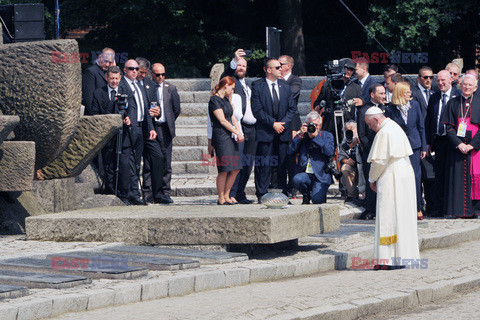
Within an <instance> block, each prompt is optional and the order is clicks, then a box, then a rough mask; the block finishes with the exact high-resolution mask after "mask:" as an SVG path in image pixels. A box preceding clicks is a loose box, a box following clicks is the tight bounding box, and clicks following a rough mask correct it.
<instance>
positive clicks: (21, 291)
mask: <svg viewBox="0 0 480 320" xmlns="http://www.w3.org/2000/svg"><path fill="white" fill-rule="evenodd" d="M27 294H28V288H27V287H22V286H9V285H4V284H0V300H1V299H13V298H18V297H23V296H26V295H27Z"/></svg>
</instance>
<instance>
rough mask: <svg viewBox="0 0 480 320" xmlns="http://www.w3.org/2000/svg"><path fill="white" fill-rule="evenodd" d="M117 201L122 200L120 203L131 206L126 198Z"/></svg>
mask: <svg viewBox="0 0 480 320" xmlns="http://www.w3.org/2000/svg"><path fill="white" fill-rule="evenodd" d="M119 199H120V200H122V202H123V203H125V205H126V206H130V205H131V203H130V201H128V199H126V198H119Z"/></svg>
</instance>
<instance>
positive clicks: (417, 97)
mask: <svg viewBox="0 0 480 320" xmlns="http://www.w3.org/2000/svg"><path fill="white" fill-rule="evenodd" d="M422 88H423V87H422ZM424 90H425V89H424V88H423V89H422V91H424ZM422 91H420V88H418V85H415V86H414V87H413V88H412V101H416V102H417V103H418V104H419V105H420V109H421V111H422V117H423V119H425V118H426V117H427V106H428V103H427V100H425V97H424V95H423V93H422ZM428 92H429V94H430V99H431V98H432V95H433V93H434V91H433V90H431V89H428Z"/></svg>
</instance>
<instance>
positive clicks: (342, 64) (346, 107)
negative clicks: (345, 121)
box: [325, 58, 356, 113]
mask: <svg viewBox="0 0 480 320" xmlns="http://www.w3.org/2000/svg"><path fill="white" fill-rule="evenodd" d="M355 66H356V64H355V62H353V61H352V59H350V58H343V59H340V60H332V61H328V62H327V64H326V65H325V71H326V73H327V86H328V88H329V89H330V92H331V98H332V101H333V108H334V109H335V110H343V111H346V112H350V111H351V110H352V107H353V106H354V104H353V99H350V100H345V99H344V98H343V97H342V93H343V91H344V89H345V80H344V76H345V69H346V68H351V69H355ZM326 111H327V112H330V113H333V110H326Z"/></svg>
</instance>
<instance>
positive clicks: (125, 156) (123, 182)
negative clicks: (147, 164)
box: [92, 85, 133, 199]
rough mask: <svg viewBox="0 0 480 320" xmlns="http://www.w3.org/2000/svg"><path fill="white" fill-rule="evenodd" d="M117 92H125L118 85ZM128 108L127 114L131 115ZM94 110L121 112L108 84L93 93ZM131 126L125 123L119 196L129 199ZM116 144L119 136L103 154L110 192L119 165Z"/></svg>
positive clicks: (119, 172)
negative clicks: (113, 99)
mask: <svg viewBox="0 0 480 320" xmlns="http://www.w3.org/2000/svg"><path fill="white" fill-rule="evenodd" d="M115 91H116V93H123V89H122V88H120V87H117V88H116V89H115ZM128 111H129V110H127V111H126V112H127V113H126V115H127V116H129V113H128ZM92 112H93V114H112V113H119V110H118V108H117V106H116V104H115V103H114V102H113V101H111V100H110V96H109V94H108V86H107V85H105V86H103V87H101V88H98V89H96V90H95V91H94V93H93V101H92ZM129 130H130V129H129V127H128V126H126V125H125V124H124V125H123V130H122V131H123V134H122V150H121V153H120V155H119V159H118V160H119V171H118V193H117V195H118V197H119V198H123V199H128V198H129V195H130V184H131V183H130V180H131V176H132V174H133V172H132V167H131V165H130V161H131V158H132V146H131V141H130V136H129V133H128V131H129ZM116 144H117V136H115V137H114V138H112V140H110V142H109V143H108V144H107V145H106V146H105V147H104V148H103V149H102V151H101V155H102V157H101V158H102V160H103V166H104V173H103V175H102V179H103V184H104V188H105V189H104V191H105V192H106V193H108V194H114V193H115V170H116V167H117V156H116Z"/></svg>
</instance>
